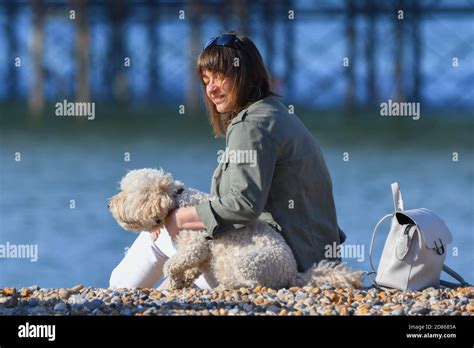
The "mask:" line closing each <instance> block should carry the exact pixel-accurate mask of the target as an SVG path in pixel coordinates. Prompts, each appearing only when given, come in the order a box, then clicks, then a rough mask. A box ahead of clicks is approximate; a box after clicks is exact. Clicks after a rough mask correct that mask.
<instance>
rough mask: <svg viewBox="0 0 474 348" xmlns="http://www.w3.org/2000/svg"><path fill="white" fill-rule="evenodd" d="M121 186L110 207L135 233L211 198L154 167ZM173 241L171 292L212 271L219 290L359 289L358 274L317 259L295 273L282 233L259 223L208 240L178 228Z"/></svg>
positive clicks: (133, 173) (168, 270)
mask: <svg viewBox="0 0 474 348" xmlns="http://www.w3.org/2000/svg"><path fill="white" fill-rule="evenodd" d="M120 188H121V190H122V191H121V192H119V193H118V194H116V195H115V196H113V197H112V198H111V199H110V202H109V209H110V211H111V212H112V215H113V217H114V218H115V219H116V220H117V222H118V223H119V224H120V226H122V227H123V228H125V229H126V230H131V231H137V232H140V231H151V230H152V229H155V228H158V227H161V226H162V225H163V223H164V220H165V218H166V216H167V215H168V213H169V212H170V211H172V210H173V209H175V208H177V207H178V206H181V207H186V206H193V205H197V204H199V203H201V202H203V201H207V200H210V199H212V198H211V197H210V196H209V195H208V194H206V193H203V192H200V191H198V190H195V189H192V188H185V187H184V185H183V183H181V182H180V181H177V180H174V179H173V177H172V176H171V175H170V174H169V173H165V172H164V171H163V170H157V169H139V170H132V171H130V172H129V173H128V174H127V175H126V176H125V177H124V178H122V181H121V183H120ZM176 243H177V253H176V254H175V255H174V256H173V257H171V258H170V259H169V260H168V261H167V262H166V263H165V266H164V274H165V276H167V277H168V278H169V284H170V286H171V287H172V288H183V287H191V286H192V284H193V281H194V280H195V279H196V278H197V277H198V276H199V275H200V274H201V273H203V272H211V273H212V274H213V275H214V277H215V279H216V280H217V282H218V284H219V288H221V289H238V288H240V287H246V288H253V287H255V286H256V285H262V286H266V287H269V288H273V289H279V288H287V287H292V286H296V287H303V286H314V287H317V286H320V285H322V284H328V285H330V286H333V287H340V288H347V287H350V288H360V287H362V286H363V284H362V272H357V271H353V270H352V269H350V268H349V267H348V266H347V265H346V264H344V263H342V262H339V263H336V262H329V261H321V262H319V264H315V265H314V266H313V267H311V268H310V269H309V270H308V271H306V272H305V273H298V271H297V266H296V260H295V258H294V256H293V253H292V252H291V250H290V248H289V246H288V245H287V244H286V242H285V240H284V239H283V237H282V236H281V234H280V233H278V232H277V231H275V230H274V229H273V228H272V227H270V226H269V225H268V224H267V223H265V222H263V221H261V220H256V221H255V222H253V223H252V224H250V225H248V226H247V227H245V228H241V229H238V230H233V231H228V232H225V233H222V234H220V235H218V236H217V237H215V238H214V239H212V240H209V239H206V238H205V231H191V230H182V231H180V233H179V235H178V236H177V237H176Z"/></svg>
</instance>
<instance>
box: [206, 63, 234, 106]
mask: <svg viewBox="0 0 474 348" xmlns="http://www.w3.org/2000/svg"><path fill="white" fill-rule="evenodd" d="M202 80H203V82H204V84H205V85H206V94H207V96H208V97H209V99H211V100H212V102H213V103H214V105H215V106H216V109H217V111H218V112H220V113H223V112H229V111H232V110H233V108H234V105H233V102H232V97H231V94H230V93H231V91H232V81H231V80H230V79H228V78H226V77H223V76H222V75H220V74H216V73H213V72H210V71H208V70H205V71H204V72H203V73H202Z"/></svg>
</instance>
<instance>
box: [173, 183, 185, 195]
mask: <svg viewBox="0 0 474 348" xmlns="http://www.w3.org/2000/svg"><path fill="white" fill-rule="evenodd" d="M174 186H175V187H176V194H175V196H177V195H179V194H181V193H183V191H184V184H183V183H182V182H181V181H179V180H175V181H174Z"/></svg>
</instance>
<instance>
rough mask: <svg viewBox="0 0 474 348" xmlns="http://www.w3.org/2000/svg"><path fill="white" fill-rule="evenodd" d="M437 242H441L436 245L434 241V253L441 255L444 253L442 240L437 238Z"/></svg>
mask: <svg viewBox="0 0 474 348" xmlns="http://www.w3.org/2000/svg"><path fill="white" fill-rule="evenodd" d="M438 240H439V242H440V243H441V245H440V246H438V244H436V241H435V242H434V245H435V250H436V253H437V254H438V255H443V254H444V251H445V250H444V245H443V241H442V240H441V238H438Z"/></svg>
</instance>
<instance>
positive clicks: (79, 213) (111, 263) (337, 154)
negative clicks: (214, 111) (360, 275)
mask: <svg viewBox="0 0 474 348" xmlns="http://www.w3.org/2000/svg"><path fill="white" fill-rule="evenodd" d="M153 128H155V129H156V130H157V131H154V130H153ZM159 129H160V127H159V126H158V125H156V127H155V125H153V126H150V127H149V129H148V130H145V131H143V132H128V131H127V129H121V130H117V131H113V130H108V131H107V130H103V131H101V130H96V131H87V132H86V131H74V132H68V131H55V130H42V131H29V132H25V131H23V130H19V129H17V130H14V129H11V130H9V131H8V132H6V131H5V132H2V133H1V138H0V139H1V142H0V143H1V147H0V166H1V171H0V174H1V176H0V245H6V243H10V244H15V245H36V246H37V252H38V254H37V260H36V261H35V260H32V259H28V258H23V259H21V258H0V287H3V286H15V287H22V286H29V285H33V284H37V285H40V286H41V287H67V286H73V285H75V284H79V283H81V284H84V285H86V286H96V287H106V286H108V280H109V276H110V272H111V271H112V269H113V268H114V267H115V266H116V265H117V264H118V263H119V262H120V260H121V259H122V257H123V256H124V249H125V248H126V247H127V246H129V245H130V244H131V243H132V242H133V240H134V239H135V238H136V236H137V235H135V234H133V233H131V232H127V231H125V230H123V229H122V228H121V227H119V226H118V225H117V223H116V222H115V221H114V219H113V218H112V216H111V214H110V213H109V211H108V210H107V207H106V205H107V199H108V198H109V197H111V196H112V195H114V194H115V193H116V192H117V191H118V184H119V181H120V179H121V177H122V176H123V175H124V174H126V172H127V171H128V170H131V169H136V168H143V167H154V168H160V167H161V168H163V169H164V170H166V171H168V172H170V173H172V174H173V175H174V177H175V178H176V179H179V180H181V181H183V182H184V183H185V184H186V185H187V186H189V187H194V188H197V189H200V190H203V191H209V188H210V181H211V175H212V173H213V170H214V169H215V167H216V165H217V151H218V150H219V149H223V148H224V146H225V145H224V143H223V142H222V141H221V140H216V139H214V137H213V136H212V135H211V134H210V132H209V134H203V135H201V136H197V135H194V134H181V133H179V132H174V133H173V135H172V136H170V135H166V134H165V133H164V132H160V131H159ZM327 139H328V137H322V138H320V139H318V140H320V141H319V143H320V145H321V148H322V150H323V153H324V156H325V158H326V161H327V164H328V167H329V170H330V172H331V175H332V179H333V187H334V197H335V201H336V207H337V213H338V220H339V225H340V227H341V228H342V229H343V230H344V231H345V233H346V234H347V241H346V243H347V245H353V246H356V247H357V248H358V250H359V251H360V252H361V254H357V255H345V256H346V258H345V260H346V261H347V262H348V263H349V264H350V265H351V266H353V267H355V268H357V269H363V270H369V269H370V266H369V243H370V238H371V233H372V230H373V228H374V226H375V224H376V223H377V221H378V220H379V219H380V218H381V217H382V216H384V215H385V214H387V213H390V212H392V211H393V203H392V197H391V188H390V184H391V183H392V182H394V181H398V182H399V183H400V186H401V190H402V193H403V198H404V201H405V208H406V209H411V208H419V207H425V208H428V209H430V210H432V211H434V212H436V213H437V214H439V215H440V216H441V217H442V218H443V219H444V221H445V222H446V224H447V226H448V227H449V229H450V230H451V232H452V234H453V239H454V240H453V242H452V244H450V245H449V247H448V248H447V258H446V263H447V264H448V265H449V266H451V267H452V268H454V269H455V270H456V271H458V272H459V273H461V274H462V275H463V276H464V277H465V278H466V280H468V281H470V282H471V283H472V282H474V271H473V268H472V265H473V252H472V249H473V247H474V237H473V235H474V234H473V226H474V224H473V215H474V214H473V207H474V204H473V203H474V202H473V197H474V188H473V186H474V184H473V182H474V180H473V179H474V165H473V163H474V154H473V153H472V149H471V150H469V149H463V148H460V149H457V151H459V160H458V161H453V160H452V152H453V151H454V150H453V148H452V147H450V146H448V147H447V148H446V147H443V146H441V147H436V148H426V147H419V148H417V147H412V148H403V147H402V148H397V147H396V146H394V145H393V144H385V145H384V144H383V143H376V142H372V143H370V142H359V143H358V145H352V146H351V147H347V146H342V145H337V144H335V143H333V142H330V141H327ZM345 152H347V154H348V155H349V158H347V156H345V155H344V153H345ZM126 153H128V154H129V156H130V161H126V160H125V157H126ZM344 159H348V161H345V160H344ZM308 175H310V173H308ZM315 180H317V178H315ZM388 228H389V224H388V223H387V224H386V225H384V226H383V228H382V230H381V231H380V234H379V236H378V237H377V240H376V245H375V249H376V256H375V259H376V260H377V259H378V257H379V255H380V253H381V251H382V248H383V243H384V240H385V237H386V235H387V232H388ZM348 256H349V257H348ZM34 261H35V262H34Z"/></svg>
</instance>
